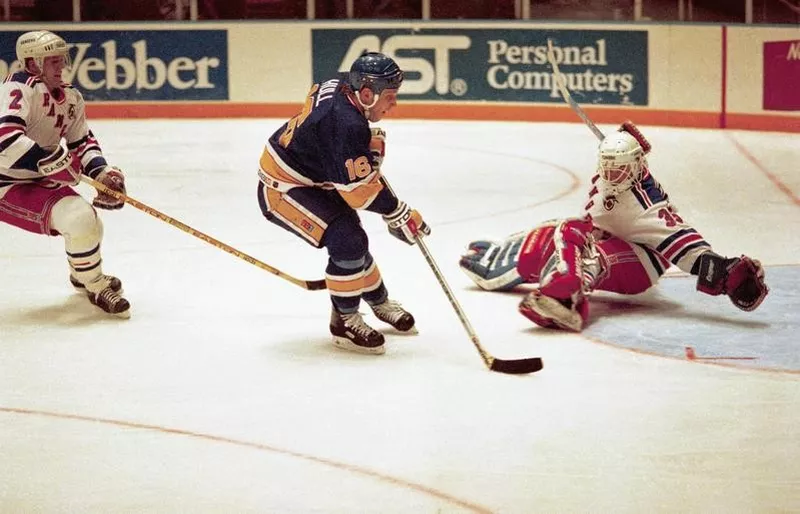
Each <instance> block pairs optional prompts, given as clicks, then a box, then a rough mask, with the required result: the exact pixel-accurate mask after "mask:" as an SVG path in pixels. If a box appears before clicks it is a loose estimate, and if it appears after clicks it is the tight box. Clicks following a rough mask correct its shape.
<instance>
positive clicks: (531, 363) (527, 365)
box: [383, 177, 543, 375]
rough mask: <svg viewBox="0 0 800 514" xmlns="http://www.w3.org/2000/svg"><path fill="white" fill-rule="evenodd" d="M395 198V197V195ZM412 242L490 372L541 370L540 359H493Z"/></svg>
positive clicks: (425, 248) (434, 266) (437, 273)
mask: <svg viewBox="0 0 800 514" xmlns="http://www.w3.org/2000/svg"><path fill="white" fill-rule="evenodd" d="M383 182H384V184H386V187H387V189H389V191H391V192H392V194H394V191H393V190H392V187H391V186H390V185H389V182H387V181H386V177H384V178H383ZM395 196H397V195H395ZM414 240H415V241H416V242H417V246H418V247H419V249H420V251H421V252H422V255H423V256H424V257H425V261H426V262H427V263H428V266H430V268H431V271H433V274H434V275H435V276H436V280H437V281H438V282H439V285H440V286H441V287H442V290H443V291H444V294H445V295H446V296H447V299H448V300H449V301H450V305H451V306H452V307H453V310H455V311H456V315H457V316H458V319H459V321H461V325H463V327H464V330H466V331H467V334H468V335H469V339H470V341H472V344H473V345H475V348H476V349H477V350H478V353H479V354H480V355H481V359H483V363H484V364H485V365H486V367H487V368H489V369H490V370H492V371H497V372H499V373H508V374H511V375H523V374H526V373H534V372H536V371H539V370H540V369H542V366H543V363H542V359H541V358H540V357H530V358H527V359H511V360H506V359H498V358H496V357H493V356H492V355H490V354H489V352H487V351H486V350H485V349H484V348H483V345H482V344H481V342H480V340H479V339H478V334H476V333H475V329H474V328H472V324H471V323H470V322H469V320H468V319H467V315H466V314H465V313H464V309H462V308H461V305H460V304H459V303H458V300H456V297H455V295H454V294H453V291H452V289H450V286H449V285H447V281H446V280H445V278H444V275H442V271H441V270H440V269H439V266H438V265H437V264H436V261H434V260H433V255H431V251H430V250H428V245H426V244H425V243H424V242H423V241H422V238H421V237H420V236H419V235H416V234H415V235H414Z"/></svg>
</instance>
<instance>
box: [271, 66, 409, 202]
mask: <svg viewBox="0 0 800 514" xmlns="http://www.w3.org/2000/svg"><path fill="white" fill-rule="evenodd" d="M370 138H371V133H370V129H369V122H368V121H367V119H366V118H365V117H364V115H363V114H362V113H361V111H360V110H359V109H358V107H357V106H356V105H355V104H354V103H353V100H351V99H350V97H349V96H348V94H347V90H345V89H344V88H342V87H341V82H340V80H339V79H332V80H328V81H326V82H322V83H319V84H314V86H313V87H312V88H311V91H310V92H309V93H308V96H307V97H306V101H305V104H304V105H303V108H302V110H301V111H300V113H298V114H297V115H296V116H294V117H293V118H292V119H290V120H289V121H288V122H286V123H285V124H284V125H283V126H282V127H281V128H280V129H278V130H277V131H276V132H275V133H274V134H273V135H272V136H271V137H270V138H269V141H268V142H267V144H266V147H265V149H264V152H263V154H262V155H261V160H260V169H259V178H260V179H261V181H262V182H263V183H264V184H265V185H266V186H267V187H268V188H271V189H275V190H278V191H282V192H285V191H288V190H290V189H292V188H294V187H320V188H323V189H335V190H336V191H338V192H339V194H340V195H341V196H342V198H344V200H345V201H346V202H347V203H348V205H350V206H351V207H353V208H354V209H368V210H371V211H374V212H378V213H381V214H387V213H389V212H391V211H392V210H394V209H395V208H396V207H397V199H396V198H395V197H394V196H393V195H392V194H391V193H390V192H389V191H388V190H387V189H386V188H385V187H384V185H383V182H382V181H381V175H380V171H379V170H378V169H377V168H376V167H373V163H372V158H371V154H370V150H369V142H370Z"/></svg>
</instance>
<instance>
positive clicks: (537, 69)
mask: <svg viewBox="0 0 800 514" xmlns="http://www.w3.org/2000/svg"><path fill="white" fill-rule="evenodd" d="M311 33H312V37H311V39H312V52H313V71H314V81H315V82H320V81H323V80H326V79H328V78H330V77H332V76H335V75H336V74H338V73H341V72H346V71H348V69H349V68H350V65H351V64H352V63H353V61H354V60H355V59H356V58H357V57H358V56H359V55H361V54H362V53H363V52H368V51H373V52H382V53H384V54H386V55H388V56H390V57H392V58H393V59H394V60H395V61H397V64H398V65H399V66H400V68H402V69H403V71H404V72H405V74H406V80H405V81H404V82H403V86H402V87H401V88H400V96H401V97H404V98H408V97H412V98H414V99H424V100H473V101H474V100H477V101H498V102H509V101H517V102H558V103H560V102H561V97H560V95H559V94H558V90H557V88H556V87H555V82H554V81H553V80H552V69H551V68H550V66H549V64H548V62H547V40H548V38H552V39H553V40H554V41H556V48H555V52H556V55H557V59H558V61H559V65H560V67H561V71H562V73H563V74H564V75H565V77H566V80H567V82H568V84H569V87H570V89H571V90H572V91H573V92H575V94H579V95H580V96H581V100H582V101H583V102H584V103H594V104H627V105H647V101H648V99H647V96H648V66H647V56H648V50H647V48H648V40H647V37H648V35H647V31H643V30H631V31H621V30H541V29H505V30H500V29H482V30H477V29H468V28H467V29H415V30H408V29H404V30H403V29H376V30H363V29H330V30H329V29H312V31H311Z"/></svg>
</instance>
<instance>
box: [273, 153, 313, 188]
mask: <svg viewBox="0 0 800 514" xmlns="http://www.w3.org/2000/svg"><path fill="white" fill-rule="evenodd" d="M259 165H260V167H261V171H262V173H259V177H260V178H261V181H262V182H264V185H266V186H267V187H268V188H270V189H278V190H280V191H284V192H286V191H288V190H289V189H291V188H293V187H297V186H314V185H316V184H314V182H312V181H311V180H309V179H308V178H307V177H304V176H303V175H301V174H299V173H297V172H296V171H294V170H293V169H291V168H290V167H289V166H288V165H287V164H286V163H284V162H283V160H282V159H281V158H280V157H279V156H278V155H277V154H276V153H275V150H273V149H272V146H271V145H270V144H269V143H267V145H266V147H265V148H264V151H263V152H262V153H261V159H260V160H259Z"/></svg>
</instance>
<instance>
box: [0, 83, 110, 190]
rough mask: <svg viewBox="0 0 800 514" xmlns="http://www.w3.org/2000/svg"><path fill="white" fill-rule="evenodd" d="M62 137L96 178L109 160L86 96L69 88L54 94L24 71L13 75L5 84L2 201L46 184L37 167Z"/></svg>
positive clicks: (0, 118) (0, 101) (0, 88)
mask: <svg viewBox="0 0 800 514" xmlns="http://www.w3.org/2000/svg"><path fill="white" fill-rule="evenodd" d="M62 138H64V139H66V142H67V147H68V148H69V149H70V151H72V152H74V153H76V154H77V156H78V158H79V159H80V161H81V165H82V167H83V172H84V173H85V174H86V175H88V176H90V177H92V178H96V177H97V175H98V174H99V173H100V171H101V170H102V169H103V167H104V166H106V160H105V158H104V157H103V153H102V150H101V149H100V146H99V145H98V144H97V140H96V139H95V137H94V135H93V134H92V132H91V131H90V130H89V127H88V125H87V123H86V114H85V104H84V101H83V95H81V93H80V91H78V90H77V89H75V88H73V87H72V86H70V85H69V84H64V85H63V87H62V88H60V89H58V90H57V91H50V90H49V89H48V88H47V86H46V85H45V84H44V83H43V82H42V81H41V80H39V79H38V78H36V77H35V76H33V75H31V74H29V73H27V72H24V71H22V72H18V73H14V74H13V75H9V76H8V77H7V78H6V80H5V81H4V82H3V83H2V85H0V198H2V197H3V196H4V195H5V193H6V191H7V190H8V189H9V188H10V187H11V186H13V185H15V184H19V183H24V182H37V181H43V180H46V178H45V177H44V176H43V175H42V174H41V173H39V171H38V166H37V164H38V162H39V160H41V159H42V158H44V157H45V156H47V155H49V154H50V153H51V152H52V151H53V149H54V148H55V147H56V146H57V145H58V144H59V142H60V141H61V139H62Z"/></svg>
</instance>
